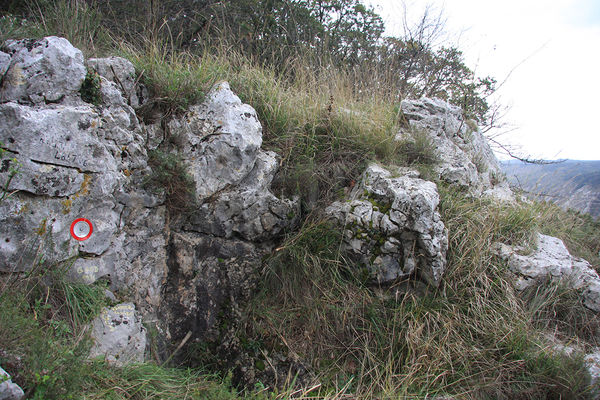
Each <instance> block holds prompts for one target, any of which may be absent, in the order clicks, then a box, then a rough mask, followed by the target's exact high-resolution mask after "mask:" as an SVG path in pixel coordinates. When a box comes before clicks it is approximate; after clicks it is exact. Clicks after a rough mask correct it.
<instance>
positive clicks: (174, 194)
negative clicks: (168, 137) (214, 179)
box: [145, 150, 195, 211]
mask: <svg viewBox="0 0 600 400" xmlns="http://www.w3.org/2000/svg"><path fill="white" fill-rule="evenodd" d="M148 164H149V165H150V167H151V168H152V174H151V175H150V176H148V177H147V178H146V180H145V184H146V186H149V187H151V188H153V189H154V190H155V191H158V192H162V193H164V194H165V196H166V201H167V207H168V208H169V210H171V211H187V210H190V209H191V208H193V206H194V204H195V185H194V181H193V179H192V177H190V176H189V174H188V173H187V170H186V166H185V165H184V164H183V162H182V161H181V158H180V157H179V156H178V155H177V154H174V153H165V152H163V151H161V150H154V151H151V152H150V153H149V159H148Z"/></svg>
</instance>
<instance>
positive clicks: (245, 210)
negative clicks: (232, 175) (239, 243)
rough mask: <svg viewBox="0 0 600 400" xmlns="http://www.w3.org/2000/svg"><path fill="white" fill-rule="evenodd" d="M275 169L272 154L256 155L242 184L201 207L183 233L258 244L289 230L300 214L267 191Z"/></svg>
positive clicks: (291, 204) (294, 206) (297, 206)
mask: <svg viewBox="0 0 600 400" xmlns="http://www.w3.org/2000/svg"><path fill="white" fill-rule="evenodd" d="M277 165H278V163H277V158H276V155H275V153H272V152H263V151H260V152H259V153H258V154H257V157H256V160H255V164H254V168H253V169H252V171H250V173H249V174H248V175H247V176H246V177H245V178H244V180H243V181H242V182H241V183H240V184H239V185H237V186H235V187H234V188H232V189H231V190H227V191H224V192H221V193H219V194H218V195H217V196H216V197H215V198H214V199H212V200H210V201H207V202H205V203H204V204H202V206H201V207H200V209H199V210H198V211H197V212H196V213H195V214H194V216H193V217H192V218H191V220H190V223H189V224H187V227H186V229H189V230H194V231H197V232H202V233H208V234H212V235H215V236H219V237H225V238H232V237H234V236H239V237H241V238H243V239H245V240H248V241H261V240H268V239H272V238H274V237H276V236H278V235H280V234H281V233H283V232H284V230H285V229H287V228H291V227H293V226H294V225H295V224H296V222H297V220H298V216H299V214H300V204H299V202H298V201H297V200H287V199H283V200H282V199H279V198H277V197H275V195H273V194H272V193H271V192H270V191H269V187H270V185H271V181H272V180H273V177H274V175H275V172H276V170H277Z"/></svg>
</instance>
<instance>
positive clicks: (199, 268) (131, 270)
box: [0, 37, 299, 363]
mask: <svg viewBox="0 0 600 400" xmlns="http://www.w3.org/2000/svg"><path fill="white" fill-rule="evenodd" d="M87 67H88V68H90V69H92V70H94V71H95V72H96V73H97V74H98V78H97V79H96V83H95V85H97V86H92V87H88V88H87V89H88V90H92V91H95V95H96V98H97V99H99V103H97V102H96V101H94V103H97V104H89V103H86V102H85V101H84V100H83V99H82V96H81V88H82V85H83V84H84V78H85V76H86V65H85V64H84V59H83V55H82V54H81V52H80V51H79V50H77V49H75V48H73V47H72V46H71V45H70V44H69V42H68V41H66V40H65V39H60V38H55V37H48V38H44V39H41V40H37V41H35V40H22V41H9V42H7V43H6V44H5V46H4V47H2V52H0V70H1V71H4V73H5V74H4V78H3V80H2V82H3V83H2V88H1V89H0V99H1V101H0V143H1V146H2V149H3V155H2V159H0V186H1V187H2V188H6V193H5V196H4V199H3V200H2V201H1V202H0V272H24V271H29V270H31V269H33V268H40V267H41V268H42V269H44V268H50V267H51V266H53V265H56V264H61V263H63V264H64V265H67V264H68V265H70V268H69V269H68V275H69V276H70V278H71V279H74V280H77V281H81V282H85V283H88V284H91V283H94V282H96V281H98V280H99V279H104V280H107V281H108V282H109V283H110V290H111V291H112V292H113V293H115V294H116V298H118V299H119V300H121V301H123V300H125V301H127V303H126V306H127V307H129V308H131V309H132V310H133V308H132V307H135V310H136V311H135V313H134V314H135V317H132V318H133V319H130V318H129V317H130V316H129V314H127V315H128V316H127V318H129V319H127V321H128V322H127V323H125V320H123V321H121V324H118V323H117V322H119V321H120V319H119V318H121V317H119V316H115V315H116V314H115V313H119V312H120V311H118V310H116V311H115V310H105V311H104V312H103V314H102V315H103V316H108V317H107V318H109V317H110V318H109V319H110V321H113V322H114V321H117V322H114V324H116V325H114V324H113V325H111V323H112V322H111V323H109V322H110V321H109V322H107V321H108V320H107V321H104V320H103V319H102V318H103V317H102V316H101V318H100V320H97V321H96V322H95V323H94V329H95V331H98V332H97V333H98V334H100V333H99V332H100V331H102V332H105V331H106V330H107V329H108V331H111V332H112V331H113V328H114V329H116V331H119V329H122V328H123V326H122V325H129V321H132V324H131V325H135V324H133V321H134V320H135V321H138V319H139V320H140V321H141V320H144V321H152V323H153V324H155V325H156V328H157V330H158V332H160V333H161V334H162V335H163V336H164V337H165V338H176V337H178V332H179V331H182V330H183V329H184V327H187V326H189V327H191V328H192V330H193V339H198V338H202V337H203V335H205V334H206V333H207V332H209V331H210V329H211V327H212V324H215V322H216V320H217V319H216V316H217V315H219V313H220V312H222V311H223V309H224V308H226V307H227V308H228V309H229V308H234V307H235V304H237V303H238V302H240V301H242V299H244V298H245V297H247V296H248V292H249V288H250V285H251V284H252V282H253V281H252V276H253V275H252V272H253V271H254V270H255V269H256V268H257V266H258V265H259V262H260V259H261V257H262V256H264V255H265V254H266V252H267V251H268V250H269V248H270V246H271V242H272V241H274V240H275V239H276V238H277V237H279V236H281V235H282V234H283V233H284V232H285V231H286V230H287V229H292V228H293V227H294V226H295V224H296V222H297V219H298V214H299V202H298V201H297V200H287V199H279V198H277V197H276V196H275V195H273V193H271V191H270V190H269V188H270V185H271V182H272V180H273V177H274V175H275V173H276V170H277V167H278V159H277V155H276V154H274V153H271V152H266V151H263V150H261V148H260V147H261V144H262V127H261V124H260V122H259V121H258V119H257V117H256V112H255V111H254V109H252V107H250V106H249V105H246V104H243V103H242V102H241V101H240V99H239V98H238V97H237V96H236V95H235V94H234V93H233V92H232V91H231V89H230V88H229V85H228V84H227V83H226V82H223V83H220V84H218V85H216V86H215V87H214V88H213V90H212V91H211V92H210V93H209V94H208V95H207V97H206V101H205V102H203V103H202V104H199V105H196V106H193V107H192V108H191V109H190V110H189V112H188V113H187V114H185V115H183V116H181V117H174V118H172V119H171V120H170V121H169V122H168V123H167V124H164V125H163V126H152V127H146V126H144V124H143V123H142V122H140V121H139V119H138V117H137V115H136V111H135V109H134V108H133V107H137V106H139V105H141V104H142V103H143V102H144V101H145V96H146V94H145V93H146V91H145V89H144V88H143V87H142V86H140V85H139V83H138V82H137V80H138V79H137V77H136V75H135V68H134V67H133V65H132V64H131V63H130V62H129V61H127V60H125V59H122V58H118V57H111V58H106V59H91V60H88V61H87ZM165 126H166V130H165V131H161V130H162V129H163V128H165ZM149 131H154V132H156V133H157V134H158V135H159V136H163V137H166V136H170V138H171V139H173V140H170V141H167V142H163V141H153V140H151V139H152V138H151V136H150V135H149V134H148V132H149ZM173 142H176V143H177V147H173V146H171V144H172V143H173ZM149 149H152V150H156V151H160V152H163V153H166V154H170V153H171V154H174V155H176V156H177V157H179V159H180V160H181V162H182V164H183V165H185V166H186V167H187V169H188V171H189V173H190V175H191V177H192V180H193V185H194V188H193V189H194V191H195V194H196V198H195V199H194V200H193V201H192V202H191V203H190V204H189V207H188V208H189V210H188V211H187V212H185V213H176V212H173V211H172V210H169V209H168V208H167V206H166V202H165V194H164V193H161V192H160V191H157V190H156V187H155V186H153V185H152V180H153V176H154V175H153V174H154V172H153V170H152V167H151V166H150V164H149V162H148V161H149V156H148V150H149ZM14 171H18V172H17V173H16V174H14ZM78 218H86V219H87V220H89V221H90V223H91V224H92V229H93V234H92V235H91V236H90V237H89V239H87V240H84V241H79V240H76V238H74V237H72V236H71V231H70V228H71V224H72V223H73V222H74V221H75V220H76V219H78ZM40 263H41V264H40ZM65 263H66V264H65ZM122 307H125V306H122ZM129 308H128V309H129ZM121 311H122V310H121ZM113 314H115V315H113ZM121 314H122V313H121ZM121 314H119V315H121ZM134 314H132V315H134ZM138 315H139V318H138ZM159 316H160V317H162V318H159ZM113 317H114V318H113ZM201 321H204V322H201ZM135 323H136V324H137V322H135ZM123 335H125V334H123ZM136 335H138V336H140V339H139V340H137V339H136V340H137V343H138V344H137V345H135V349H136V352H135V356H132V357H128V356H119V360H121V361H118V362H119V363H121V362H124V361H123V360H133V361H141V360H143V347H144V345H142V343H143V340H145V339H142V338H141V337H142V336H144V335H145V333H144V331H143V330H141V331H139V332H137V333H136ZM129 336H132V335H130V334H129V333H128V334H127V335H126V336H125V337H129ZM132 337H133V336H132ZM99 343H100V344H98V346H97V349H96V350H94V351H93V354H96V355H98V354H100V353H106V354H107V355H110V357H112V358H111V360H112V359H113V358H114V360H113V361H116V360H117V357H116V355H117V354H119V351H121V350H119V349H122V350H123V351H126V352H127V351H129V350H126V349H125V348H126V347H127V346H129V345H130V343H129V342H128V343H125V342H124V341H123V340H121V339H118V338H117V339H115V341H113V342H112V344H111V343H108V344H102V343H103V342H102V341H99Z"/></svg>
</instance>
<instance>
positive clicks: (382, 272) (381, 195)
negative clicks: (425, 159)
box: [326, 164, 448, 286]
mask: <svg viewBox="0 0 600 400" xmlns="http://www.w3.org/2000/svg"><path fill="white" fill-rule="evenodd" d="M439 200H440V199H439V195H438V192H437V188H436V186H435V184H434V183H432V182H429V181H425V180H422V179H420V178H418V173H417V172H416V171H412V170H407V169H403V168H397V169H390V170H386V169H384V168H382V167H381V166H379V165H376V164H372V165H370V166H369V167H368V168H367V170H366V171H365V172H364V174H363V175H362V177H361V180H360V182H359V183H358V184H357V185H356V186H355V187H354V189H353V190H352V192H351V193H350V196H349V199H348V200H347V201H346V202H336V203H334V204H332V205H331V206H329V207H328V208H327V210H326V212H327V214H329V215H330V216H332V217H333V218H334V220H336V221H337V223H338V224H339V225H340V226H341V227H342V228H343V230H344V231H343V235H344V242H343V248H344V249H345V250H346V251H347V252H348V253H349V254H351V255H353V256H354V257H355V258H356V259H357V261H358V262H359V263H360V264H361V265H362V266H364V267H366V268H367V269H368V271H369V273H370V276H371V278H372V279H373V280H374V281H376V282H378V283H384V284H385V283H391V282H393V281H394V280H397V279H399V278H405V277H408V276H410V275H412V274H415V273H416V274H418V275H419V276H420V277H422V278H423V279H424V280H425V281H426V282H428V283H429V284H431V285H434V286H437V285H439V283H440V280H441V278H442V275H443V273H444V270H445V268H446V252H447V250H448V233H447V231H446V228H445V227H444V223H443V222H442V221H441V219H440V214H439V212H438V205H439Z"/></svg>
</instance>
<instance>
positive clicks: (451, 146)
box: [396, 98, 513, 201]
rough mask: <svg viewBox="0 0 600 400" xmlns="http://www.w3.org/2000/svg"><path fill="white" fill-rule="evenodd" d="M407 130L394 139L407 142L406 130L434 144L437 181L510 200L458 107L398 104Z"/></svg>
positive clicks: (476, 134) (412, 102)
mask: <svg viewBox="0 0 600 400" xmlns="http://www.w3.org/2000/svg"><path fill="white" fill-rule="evenodd" d="M402 113H403V115H404V117H405V118H406V121H407V122H408V124H409V128H405V129H402V130H401V131H400V133H399V134H398V135H397V137H396V139H397V140H411V134H410V131H415V132H416V134H422V135H427V136H429V138H430V139H431V141H432V143H433V144H434V145H435V148H436V151H437V156H438V158H439V160H440V161H439V163H437V165H436V166H435V169H436V171H437V173H438V174H439V176H440V178H441V179H443V180H445V181H446V182H448V183H450V184H454V185H457V186H461V187H464V188H466V189H468V190H470V191H471V192H473V194H475V195H480V194H482V193H485V194H486V195H490V196H493V197H495V198H498V199H500V200H507V201H511V200H513V196H512V192H511V190H510V188H509V187H508V184H507V183H506V182H504V179H503V178H502V176H503V175H502V173H501V170H500V167H499V164H498V161H497V160H496V157H495V156H494V153H493V152H492V150H491V149H490V147H489V145H488V143H487V141H486V139H485V138H484V136H483V135H482V134H481V133H480V132H479V131H478V130H477V129H476V126H475V125H474V124H473V123H472V122H470V121H467V120H466V119H465V118H464V117H463V114H462V110H461V109H460V108H459V107H456V106H453V105H451V104H449V103H447V102H445V101H443V100H440V99H429V98H422V99H419V100H404V101H402Z"/></svg>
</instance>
